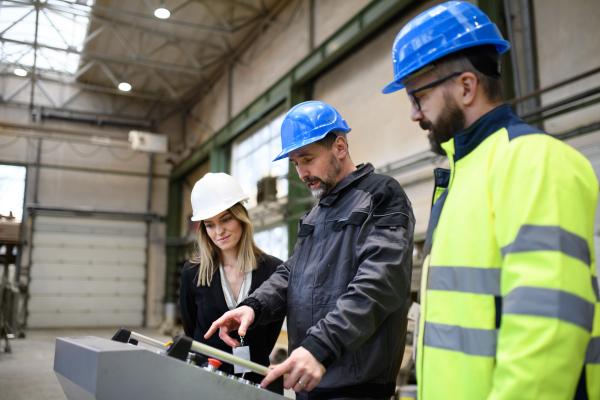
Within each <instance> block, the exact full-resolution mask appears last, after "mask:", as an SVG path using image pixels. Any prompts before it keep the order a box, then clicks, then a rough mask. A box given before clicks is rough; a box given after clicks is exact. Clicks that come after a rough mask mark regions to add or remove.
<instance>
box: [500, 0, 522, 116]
mask: <svg viewBox="0 0 600 400" xmlns="http://www.w3.org/2000/svg"><path fill="white" fill-rule="evenodd" d="M509 2H510V0H504V18H505V19H506V30H507V31H508V40H509V41H510V43H511V45H510V60H511V66H512V71H513V81H514V84H515V95H516V97H521V79H520V78H519V67H518V65H517V52H516V50H515V38H514V35H513V29H512V20H511V13H510V3H509ZM517 107H518V109H519V111H518V112H519V114H521V113H522V112H523V106H522V105H521V104H519V105H518V106H517Z"/></svg>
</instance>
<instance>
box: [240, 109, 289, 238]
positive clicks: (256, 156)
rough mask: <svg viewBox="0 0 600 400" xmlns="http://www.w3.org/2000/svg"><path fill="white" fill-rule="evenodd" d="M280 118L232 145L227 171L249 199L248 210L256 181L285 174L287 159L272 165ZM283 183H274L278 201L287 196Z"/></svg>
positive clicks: (278, 149) (278, 146) (252, 204)
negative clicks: (229, 164) (228, 169)
mask: <svg viewBox="0 0 600 400" xmlns="http://www.w3.org/2000/svg"><path fill="white" fill-rule="evenodd" d="M284 117H285V115H280V116H279V117H277V118H276V119H274V120H273V121H271V122H269V123H268V124H267V125H265V126H264V127H262V128H261V129H259V130H258V131H256V132H255V133H254V134H252V135H251V136H249V137H246V138H244V139H241V140H238V141H236V142H234V143H233V146H232V151H231V155H232V157H231V168H230V171H231V175H232V176H233V177H234V178H235V179H237V181H238V182H239V183H240V185H242V188H244V191H245V192H246V194H247V195H249V196H250V201H249V204H248V208H253V207H255V206H256V184H257V183H258V181H259V180H260V179H262V178H264V177H265V176H285V175H287V173H288V169H289V162H288V160H287V159H284V160H280V161H276V162H272V160H273V159H274V158H275V157H277V155H278V154H279V153H280V152H281V138H280V136H279V133H280V131H281V123H282V121H283V118H284ZM284 181H285V179H283V180H282V179H279V180H278V182H277V197H278V198H281V197H285V196H287V194H288V190H287V189H288V185H287V181H285V182H284ZM286 240H287V239H286ZM286 246H287V244H286Z"/></svg>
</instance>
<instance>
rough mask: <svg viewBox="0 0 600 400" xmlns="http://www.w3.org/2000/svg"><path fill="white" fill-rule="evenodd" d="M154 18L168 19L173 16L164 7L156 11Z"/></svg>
mask: <svg viewBox="0 0 600 400" xmlns="http://www.w3.org/2000/svg"><path fill="white" fill-rule="evenodd" d="M154 16H155V17H156V18H160V19H167V18H169V17H170V16H171V12H170V11H169V10H167V9H166V8H164V7H161V8H157V9H156V10H154Z"/></svg>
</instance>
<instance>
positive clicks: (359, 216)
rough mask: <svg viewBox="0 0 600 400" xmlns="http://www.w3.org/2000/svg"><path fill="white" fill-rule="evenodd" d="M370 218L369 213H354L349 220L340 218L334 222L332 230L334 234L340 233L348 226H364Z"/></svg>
mask: <svg viewBox="0 0 600 400" xmlns="http://www.w3.org/2000/svg"><path fill="white" fill-rule="evenodd" d="M368 216H369V214H368V213H367V212H362V211H354V212H353V213H352V214H350V216H349V217H347V218H340V219H338V220H334V221H333V225H332V227H331V229H332V230H333V231H334V232H339V231H341V230H343V229H344V227H345V226H347V225H355V226H362V224H364V223H365V221H366V220H367V217H368Z"/></svg>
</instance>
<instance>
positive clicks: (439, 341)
mask: <svg viewBox="0 0 600 400" xmlns="http://www.w3.org/2000/svg"><path fill="white" fill-rule="evenodd" d="M497 342H498V331H497V330H495V329H491V330H490V329H475V328H463V327H461V326H457V325H446V324H438V323H435V322H428V321H425V328H424V336H423V344H424V345H425V346H429V347H435V348H438V349H445V350H452V351H458V352H461V353H465V354H469V355H473V356H481V357H496V345H497Z"/></svg>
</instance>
